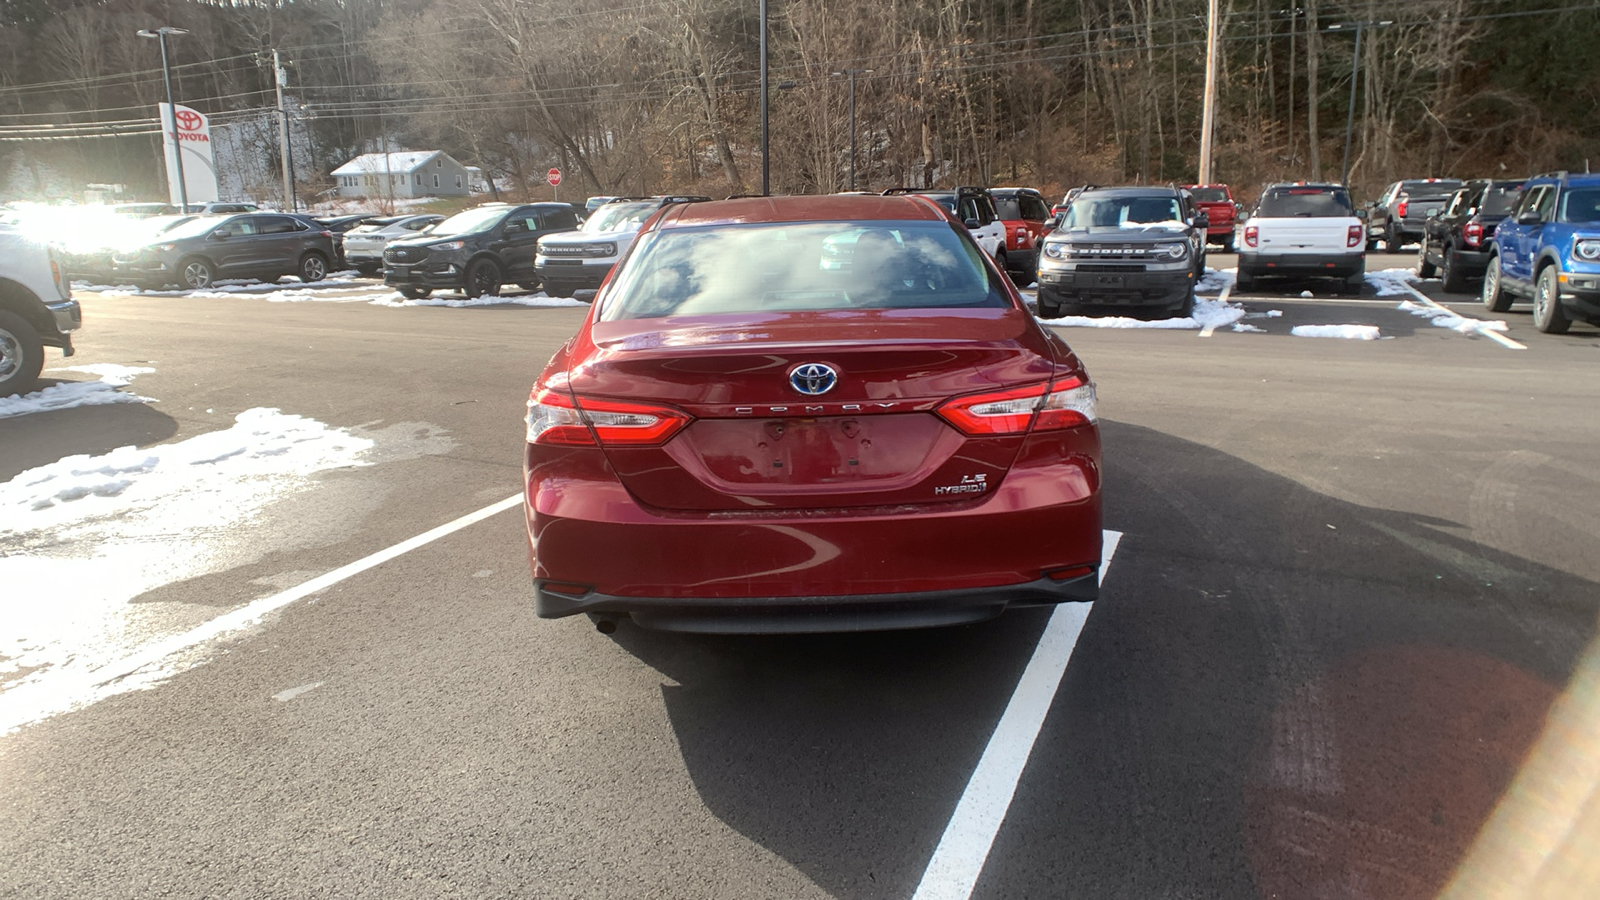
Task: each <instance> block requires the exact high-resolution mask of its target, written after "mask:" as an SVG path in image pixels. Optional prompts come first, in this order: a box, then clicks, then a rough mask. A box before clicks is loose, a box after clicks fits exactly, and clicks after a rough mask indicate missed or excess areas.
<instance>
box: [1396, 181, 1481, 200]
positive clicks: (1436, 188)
mask: <svg viewBox="0 0 1600 900" xmlns="http://www.w3.org/2000/svg"><path fill="white" fill-rule="evenodd" d="M1463 184H1465V182H1462V181H1457V180H1456V179H1454V178H1434V179H1432V180H1429V179H1419V180H1416V181H1402V182H1400V190H1402V191H1404V192H1406V193H1408V194H1410V195H1412V196H1413V197H1420V196H1424V195H1425V196H1429V197H1432V196H1433V195H1435V194H1443V195H1445V196H1447V197H1448V196H1449V195H1451V194H1453V193H1455V191H1456V188H1459V187H1461V186H1462V185H1463Z"/></svg>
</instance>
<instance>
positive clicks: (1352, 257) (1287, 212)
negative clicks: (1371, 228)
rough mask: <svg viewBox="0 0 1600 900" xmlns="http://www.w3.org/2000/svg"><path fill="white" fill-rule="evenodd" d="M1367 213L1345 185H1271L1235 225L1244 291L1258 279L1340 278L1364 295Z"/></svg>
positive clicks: (1356, 291) (1241, 285)
mask: <svg viewBox="0 0 1600 900" xmlns="http://www.w3.org/2000/svg"><path fill="white" fill-rule="evenodd" d="M1365 215H1366V214H1365V212H1362V213H1357V212H1356V210H1355V208H1354V207H1352V206H1351V205H1350V191H1349V189H1348V188H1346V187H1345V186H1344V185H1342V184H1307V183H1303V182H1296V183H1294V184H1271V185H1267V187H1266V188H1264V189H1263V190H1262V191H1261V199H1260V201H1259V202H1258V203H1257V204H1256V208H1255V210H1254V211H1253V212H1251V214H1250V217H1249V218H1248V219H1245V220H1244V221H1242V222H1240V223H1239V224H1238V225H1236V226H1234V227H1235V228H1237V229H1238V235H1237V237H1236V238H1235V240H1234V242H1233V246H1234V248H1235V249H1236V250H1237V252H1238V254H1239V276H1238V280H1237V282H1236V283H1235V284H1236V287H1237V288H1238V289H1239V290H1241V291H1248V290H1251V289H1253V288H1254V287H1255V283H1256V279H1257V278H1264V277H1276V276H1282V277H1286V278H1308V277H1320V278H1339V279H1342V280H1343V282H1344V285H1343V286H1344V288H1345V290H1347V291H1351V292H1355V293H1360V291H1361V282H1362V279H1363V277H1364V273H1365V272H1366V270H1367V228H1366V222H1365V221H1363V219H1364V217H1365Z"/></svg>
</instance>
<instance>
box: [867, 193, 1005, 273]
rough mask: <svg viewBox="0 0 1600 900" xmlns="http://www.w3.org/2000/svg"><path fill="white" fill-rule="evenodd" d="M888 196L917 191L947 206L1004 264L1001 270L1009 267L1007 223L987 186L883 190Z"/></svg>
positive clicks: (973, 237)
mask: <svg viewBox="0 0 1600 900" xmlns="http://www.w3.org/2000/svg"><path fill="white" fill-rule="evenodd" d="M883 193H884V195H885V196H888V195H891V194H916V195H918V196H921V197H927V198H928V199H929V200H933V201H934V202H936V203H940V204H943V205H944V208H945V209H948V210H950V212H951V213H953V214H954V215H955V217H956V219H957V220H958V221H960V222H963V223H965V224H966V226H967V231H968V232H970V233H971V234H972V239H973V240H974V241H977V242H978V246H979V247H982V248H983V252H985V253H987V254H989V255H990V256H991V257H993V258H994V261H995V262H997V263H999V264H1000V268H1001V270H1003V271H1004V270H1008V269H1009V267H1008V266H1007V265H1006V226H1005V223H1004V222H1001V221H1000V217H999V216H998V215H997V214H996V213H995V211H994V201H993V200H992V199H991V198H990V197H989V192H988V191H987V190H984V189H983V188H975V187H958V188H943V189H938V188H930V189H927V190H922V189H918V188H890V189H888V190H887V191H884V192H883Z"/></svg>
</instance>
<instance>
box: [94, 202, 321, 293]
mask: <svg viewBox="0 0 1600 900" xmlns="http://www.w3.org/2000/svg"><path fill="white" fill-rule="evenodd" d="M335 258H336V254H335V251H334V247H333V234H332V233H331V232H329V231H328V230H327V229H318V228H316V227H314V226H311V225H308V224H306V223H305V222H303V221H301V220H299V219H296V218H293V217H292V216H287V215H280V214H278V213H241V214H239V215H235V216H196V217H195V218H193V219H190V220H188V221H186V222H180V223H179V224H177V225H175V226H173V227H172V228H171V229H169V230H168V231H166V232H164V233H162V234H161V235H160V236H158V237H156V238H153V239H151V240H150V241H149V242H148V243H146V244H144V245H143V246H140V247H136V248H133V249H130V250H119V251H117V252H116V253H115V254H113V256H112V258H111V265H112V269H113V272H114V274H115V275H116V276H117V277H118V278H126V279H127V280H128V281H130V282H132V283H133V284H136V285H138V286H139V287H140V288H142V289H144V290H155V289H158V288H161V287H164V286H166V285H169V284H176V285H179V286H180V287H184V288H188V289H190V290H199V289H200V288H206V287H210V286H211V283H212V282H213V281H216V280H218V279H221V278H259V279H261V280H263V281H276V280H277V279H279V278H282V277H283V276H285V275H298V276H299V277H300V280H301V281H321V280H322V279H324V278H326V277H327V275H328V266H329V265H330V264H332V262H333V260H334V259H335Z"/></svg>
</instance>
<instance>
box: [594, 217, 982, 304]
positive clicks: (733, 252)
mask: <svg viewBox="0 0 1600 900" xmlns="http://www.w3.org/2000/svg"><path fill="white" fill-rule="evenodd" d="M982 252H983V251H981V250H979V249H978V248H977V247H976V246H974V245H973V244H972V242H971V241H970V240H964V239H962V238H961V237H960V236H958V235H957V233H956V231H955V230H954V229H953V228H951V227H950V226H949V225H948V224H946V223H943V222H874V223H872V224H871V225H870V226H864V225H863V224H862V223H860V222H807V223H802V224H794V223H782V224H772V225H723V226H712V227H705V228H681V229H679V228H674V229H668V230H666V231H655V232H651V233H650V234H648V235H645V236H644V237H643V238H641V239H640V243H639V244H638V245H637V246H636V248H635V250H634V253H633V255H632V257H631V258H630V259H629V260H628V261H627V263H625V264H624V266H623V269H622V270H621V271H619V272H618V273H617V282H616V286H615V288H614V289H613V290H612V291H611V293H610V296H609V297H608V298H607V300H606V305H605V309H604V310H602V312H601V315H600V317H601V319H603V320H605V321H612V320H617V319H649V318H660V317H665V316H694V315H724V314H739V313H765V312H773V313H776V312H796V311H802V310H837V309H928V308H939V307H1009V306H1011V305H1012V304H1011V301H1010V299H1009V298H1008V297H1007V295H1006V294H1005V293H1004V292H1003V291H1002V289H1001V288H1000V287H999V286H998V285H997V284H995V283H993V282H992V280H991V278H990V274H989V270H988V268H987V267H986V266H985V265H984V263H983V259H982Z"/></svg>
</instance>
